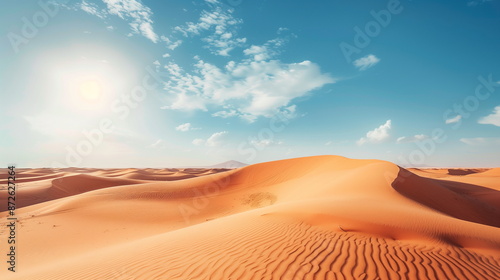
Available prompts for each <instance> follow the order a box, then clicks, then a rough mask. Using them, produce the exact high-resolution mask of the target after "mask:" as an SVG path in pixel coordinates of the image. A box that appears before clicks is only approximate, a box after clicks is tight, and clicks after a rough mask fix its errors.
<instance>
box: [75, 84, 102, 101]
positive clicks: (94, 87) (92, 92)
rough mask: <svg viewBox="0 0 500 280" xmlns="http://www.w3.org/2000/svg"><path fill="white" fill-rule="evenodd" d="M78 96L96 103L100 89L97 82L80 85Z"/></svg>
mask: <svg viewBox="0 0 500 280" xmlns="http://www.w3.org/2000/svg"><path fill="white" fill-rule="evenodd" d="M78 90H79V94H80V96H81V97H82V98H83V99H84V100H85V101H89V102H96V101H98V100H99V99H100V98H101V95H102V88H101V85H100V83H99V82H98V81H96V80H87V81H83V82H81V83H80V85H79V87H78Z"/></svg>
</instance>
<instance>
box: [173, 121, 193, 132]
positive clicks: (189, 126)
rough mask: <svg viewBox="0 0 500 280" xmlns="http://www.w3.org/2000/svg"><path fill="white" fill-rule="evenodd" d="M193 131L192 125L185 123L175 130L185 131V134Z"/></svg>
mask: <svg viewBox="0 0 500 280" xmlns="http://www.w3.org/2000/svg"><path fill="white" fill-rule="evenodd" d="M191 129H192V127H191V123H184V124H181V125H179V126H177V127H176V128H175V130H177V131H184V132H185V131H189V130H191Z"/></svg>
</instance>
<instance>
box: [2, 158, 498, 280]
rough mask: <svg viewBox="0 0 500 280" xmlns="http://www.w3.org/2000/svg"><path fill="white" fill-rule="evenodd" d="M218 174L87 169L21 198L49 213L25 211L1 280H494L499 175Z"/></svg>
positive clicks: (332, 164)
mask: <svg viewBox="0 0 500 280" xmlns="http://www.w3.org/2000/svg"><path fill="white" fill-rule="evenodd" d="M73 171H74V170H72V172H73ZM218 171H219V170H182V169H181V170H170V169H164V170H135V169H127V170H92V171H91V172H90V173H88V172H86V174H74V173H71V175H70V174H66V175H64V176H65V177H62V178H56V179H52V180H49V179H44V180H42V181H40V182H39V183H40V185H33V186H31V187H26V189H30V188H31V189H44V190H45V194H46V195H47V197H48V198H49V199H51V200H50V201H46V202H43V203H36V204H35V203H33V204H32V205H31V206H27V207H24V208H21V209H19V210H18V211H17V213H18V217H19V226H20V228H19V231H20V233H19V240H18V242H19V244H22V245H19V251H18V255H19V258H20V259H22V262H20V264H19V267H18V269H19V272H18V273H16V274H14V273H7V272H5V271H1V272H0V277H1V278H2V279H51V280H52V279H499V277H498V275H500V219H499V217H500V196H499V193H500V192H499V187H500V186H499V182H498V181H499V180H498V177H497V174H498V169H492V170H481V172H475V173H468V174H465V175H463V174H460V175H453V174H452V173H453V172H451V173H450V172H449V171H446V172H444V171H442V170H440V171H439V172H438V171H437V170H434V171H430V172H428V171H426V170H412V171H414V172H415V173H417V174H418V175H417V174H415V173H412V172H410V171H408V170H405V169H403V168H400V167H398V166H396V165H394V164H392V163H388V162H384V161H377V160H351V159H347V158H342V157H336V156H317V157H308V158H298V159H291V160H283V161H276V162H268V163H262V164H256V165H251V166H246V167H243V168H239V169H235V170H230V171H226V172H219V173H215V172H218ZM66 172H69V171H66ZM189 172H193V173H194V174H195V175H196V174H197V175H198V176H197V177H193V178H187V179H182V178H181V176H180V175H182V174H184V175H186V174H188V173H189ZM155 173H156V174H155ZM211 173H215V174H211ZM459 173H460V172H459ZM426 174H428V176H425V175H426ZM436 174H439V177H437V178H436V177H435V175H436ZM455 174H458V173H455ZM199 175H205V176H199ZM141 176H142V177H141ZM155 176H156V177H155ZM168 176H171V177H170V179H172V178H174V179H178V180H174V179H172V180H169V179H167V178H166V177H168ZM131 177H135V178H141V179H132V178H131ZM495 177H496V178H495ZM147 178H163V179H164V180H162V181H154V179H152V180H149V181H147V180H145V179H147ZM47 182H50V183H51V185H50V186H45V187H46V188H43V186H44V184H47ZM36 183H37V182H30V183H28V184H36ZM21 190H22V189H20V191H21ZM5 214H6V213H5V212H3V213H1V215H2V224H1V225H2V228H1V229H0V233H2V234H4V233H5V229H4V228H5V227H4V226H3V225H5V224H6V220H5V218H3V217H5Z"/></svg>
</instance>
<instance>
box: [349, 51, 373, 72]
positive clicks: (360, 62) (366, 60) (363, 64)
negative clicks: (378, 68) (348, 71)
mask: <svg viewBox="0 0 500 280" xmlns="http://www.w3.org/2000/svg"><path fill="white" fill-rule="evenodd" d="M379 62H380V59H379V58H378V57H376V56H375V55H373V54H369V55H367V56H364V57H362V58H359V59H356V60H355V61H354V62H353V64H354V66H356V67H357V68H358V69H359V70H360V71H364V70H366V69H368V68H370V67H373V66H374V65H375V64H377V63H379Z"/></svg>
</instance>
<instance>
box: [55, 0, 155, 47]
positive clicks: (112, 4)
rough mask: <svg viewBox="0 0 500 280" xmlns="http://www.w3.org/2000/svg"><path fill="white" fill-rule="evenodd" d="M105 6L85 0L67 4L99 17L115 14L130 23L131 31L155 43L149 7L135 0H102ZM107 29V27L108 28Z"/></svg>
mask: <svg viewBox="0 0 500 280" xmlns="http://www.w3.org/2000/svg"><path fill="white" fill-rule="evenodd" d="M102 1H103V2H104V3H105V4H106V8H100V7H99V6H98V5H97V4H95V3H90V2H87V1H85V0H83V1H82V2H80V3H79V4H76V5H72V6H67V5H63V6H65V7H67V8H70V9H81V10H82V11H85V12H86V13H88V14H91V15H94V16H97V17H99V18H101V19H107V18H109V17H108V16H109V15H115V16H118V17H119V18H121V19H122V20H125V21H127V22H128V24H129V25H130V28H131V30H132V33H134V34H140V35H142V36H144V37H146V38H148V39H149V40H151V41H152V42H154V43H156V42H158V40H159V36H158V35H157V34H156V33H155V32H154V30H153V20H152V16H153V12H152V11H151V9H150V8H149V7H147V6H145V5H143V4H142V3H141V2H139V1H137V0H102ZM108 29H109V28H108Z"/></svg>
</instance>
